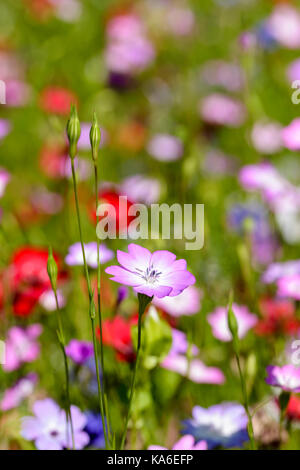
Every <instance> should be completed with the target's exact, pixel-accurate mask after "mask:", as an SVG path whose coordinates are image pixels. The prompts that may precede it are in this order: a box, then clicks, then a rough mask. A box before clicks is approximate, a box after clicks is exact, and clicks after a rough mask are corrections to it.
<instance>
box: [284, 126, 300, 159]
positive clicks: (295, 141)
mask: <svg viewBox="0 0 300 470" xmlns="http://www.w3.org/2000/svg"><path fill="white" fill-rule="evenodd" d="M299 135H300V118H296V119H294V120H293V121H292V122H291V123H290V124H289V125H288V126H286V127H284V128H283V129H282V131H281V136H282V141H283V144H284V146H285V147H286V148H288V149H289V150H294V151H297V150H300V137H299Z"/></svg>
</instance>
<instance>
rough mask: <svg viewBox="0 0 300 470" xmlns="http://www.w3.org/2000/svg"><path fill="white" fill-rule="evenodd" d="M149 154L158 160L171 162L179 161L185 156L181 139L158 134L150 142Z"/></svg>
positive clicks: (148, 146)
mask: <svg viewBox="0 0 300 470" xmlns="http://www.w3.org/2000/svg"><path fill="white" fill-rule="evenodd" d="M147 152H148V153H149V154H150V155H151V156H152V157H153V158H155V159H156V160H159V161H161V162H171V161H174V160H178V159H179V158H181V157H182V154H183V145H182V142H181V140H180V139H178V138H177V137H175V136H173V135H170V134H156V135H155V136H154V137H152V139H151V140H150V141H149V142H148V145H147Z"/></svg>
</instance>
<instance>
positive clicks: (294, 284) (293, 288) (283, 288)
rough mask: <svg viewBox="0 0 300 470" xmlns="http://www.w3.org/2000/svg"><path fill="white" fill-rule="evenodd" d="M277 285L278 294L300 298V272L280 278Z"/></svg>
mask: <svg viewBox="0 0 300 470" xmlns="http://www.w3.org/2000/svg"><path fill="white" fill-rule="evenodd" d="M277 286H278V292H277V294H278V295H279V296H280V297H292V298H293V299H296V300H300V274H295V275H293V276H287V277H282V278H281V279H279V280H278V282H277Z"/></svg>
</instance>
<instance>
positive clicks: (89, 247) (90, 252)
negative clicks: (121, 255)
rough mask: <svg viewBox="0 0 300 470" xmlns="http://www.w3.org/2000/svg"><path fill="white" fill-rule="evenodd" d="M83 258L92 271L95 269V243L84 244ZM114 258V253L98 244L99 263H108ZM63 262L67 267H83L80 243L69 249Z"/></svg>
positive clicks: (103, 245) (102, 244)
mask: <svg viewBox="0 0 300 470" xmlns="http://www.w3.org/2000/svg"><path fill="white" fill-rule="evenodd" d="M84 250H85V257H86V262H87V265H88V266H90V267H91V268H93V269H96V268H97V243H96V242H91V243H85V244H84ZM113 257H114V252H113V251H112V250H110V249H109V248H107V246H106V245H105V244H104V243H101V244H100V248H99V258H100V263H101V264H105V263H108V261H110V260H111V259H112V258H113ZM65 262H66V264H68V265H69V266H83V256H82V249H81V244H80V242H77V243H74V245H71V246H70V247H69V253H68V254H67V256H66V257H65Z"/></svg>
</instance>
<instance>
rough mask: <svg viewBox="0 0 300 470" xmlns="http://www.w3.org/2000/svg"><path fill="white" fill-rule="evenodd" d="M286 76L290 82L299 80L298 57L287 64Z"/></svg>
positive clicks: (299, 62)
mask: <svg viewBox="0 0 300 470" xmlns="http://www.w3.org/2000/svg"><path fill="white" fill-rule="evenodd" d="M287 77H288V79H289V81H290V82H291V83H292V82H294V81H295V80H300V59H296V60H294V61H293V62H292V63H291V64H290V65H289V66H288V69H287Z"/></svg>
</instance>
